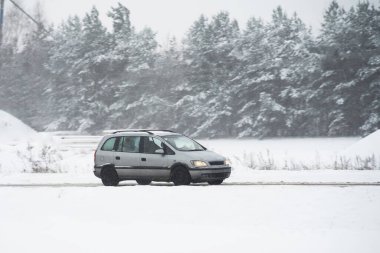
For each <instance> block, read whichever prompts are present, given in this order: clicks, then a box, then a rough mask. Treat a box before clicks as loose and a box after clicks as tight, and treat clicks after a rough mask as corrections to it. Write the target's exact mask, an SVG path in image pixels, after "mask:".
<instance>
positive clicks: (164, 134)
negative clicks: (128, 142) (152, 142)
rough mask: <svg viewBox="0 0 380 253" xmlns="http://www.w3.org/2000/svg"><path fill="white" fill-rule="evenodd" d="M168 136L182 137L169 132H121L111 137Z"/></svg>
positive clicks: (115, 132) (114, 133)
mask: <svg viewBox="0 0 380 253" xmlns="http://www.w3.org/2000/svg"><path fill="white" fill-rule="evenodd" d="M154 135H158V136H168V135H181V134H179V133H175V132H173V131H169V130H119V131H114V132H113V133H112V134H109V136H154Z"/></svg>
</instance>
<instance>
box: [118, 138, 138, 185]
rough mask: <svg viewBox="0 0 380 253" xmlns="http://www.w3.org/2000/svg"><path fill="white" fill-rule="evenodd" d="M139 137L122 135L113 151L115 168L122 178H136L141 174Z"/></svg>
mask: <svg viewBox="0 0 380 253" xmlns="http://www.w3.org/2000/svg"><path fill="white" fill-rule="evenodd" d="M140 146H141V137H140V136H122V137H120V141H119V143H118V145H117V148H116V150H115V152H114V154H115V159H114V161H115V168H116V170H117V173H118V174H119V177H120V178H122V179H136V178H140V177H141V176H142V173H141V168H140V162H141V153H140V149H141V148H140Z"/></svg>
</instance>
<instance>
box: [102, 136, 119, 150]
mask: <svg viewBox="0 0 380 253" xmlns="http://www.w3.org/2000/svg"><path fill="white" fill-rule="evenodd" d="M115 141H116V138H110V139H108V140H106V142H105V143H104V144H103V146H102V148H101V150H103V151H112V150H113V147H114V146H115Z"/></svg>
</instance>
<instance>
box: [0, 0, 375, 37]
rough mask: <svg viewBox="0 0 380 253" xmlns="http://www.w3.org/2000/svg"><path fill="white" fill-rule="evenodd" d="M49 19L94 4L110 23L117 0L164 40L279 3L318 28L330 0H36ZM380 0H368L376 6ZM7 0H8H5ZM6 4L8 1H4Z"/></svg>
mask: <svg viewBox="0 0 380 253" xmlns="http://www.w3.org/2000/svg"><path fill="white" fill-rule="evenodd" d="M15 1H16V2H17V1H18V2H23V3H24V5H27V8H29V9H30V8H31V6H32V5H34V3H36V2H37V1H38V0H23V1H22V0H15ZM39 1H40V2H41V3H42V5H43V7H44V9H45V11H46V16H47V18H48V20H50V21H51V22H54V23H60V21H61V20H62V19H64V18H66V17H67V16H68V15H72V14H78V15H79V16H83V15H84V13H85V12H87V11H88V10H90V9H91V7H92V6H93V5H95V6H96V7H97V8H98V9H99V11H100V13H101V15H102V20H103V23H104V24H105V25H106V26H108V27H109V26H110V21H109V20H108V19H107V18H106V13H107V12H108V11H109V9H110V6H115V5H116V3H117V2H120V3H122V4H124V5H125V6H127V7H128V8H129V10H130V11H131V20H132V23H133V25H134V26H135V27H136V28H137V29H141V28H143V27H144V26H147V27H151V28H152V29H153V30H154V31H156V32H158V39H159V41H160V42H164V41H165V39H166V38H167V37H169V36H173V35H174V36H176V37H178V38H182V37H183V35H184V34H185V32H186V31H187V30H188V28H189V27H190V26H191V24H192V23H193V22H194V21H195V20H196V19H197V18H198V17H199V16H200V15H201V14H205V15H207V16H212V15H215V14H216V13H218V12H219V11H222V10H226V11H229V12H230V14H231V16H232V17H233V18H235V19H237V20H238V21H239V24H240V27H242V28H243V27H244V26H245V24H246V22H247V20H248V19H249V18H250V17H252V16H255V17H261V18H263V19H264V20H269V19H270V17H271V13H272V10H273V9H274V8H276V7H277V6H279V5H281V6H282V7H284V9H285V10H286V11H287V13H288V14H292V13H293V12H297V13H298V15H299V16H300V17H301V18H302V20H303V21H304V22H305V23H306V24H308V25H310V26H312V27H313V31H316V32H317V31H318V30H319V28H320V22H321V20H322V16H323V12H324V10H325V9H326V8H327V7H328V5H329V3H330V2H331V0H39ZM379 1H380V0H369V2H370V3H374V4H376V5H377V6H378V4H379ZM6 2H7V1H6ZM338 3H340V4H341V5H343V6H344V7H346V8H349V7H350V6H352V5H354V4H355V3H357V0H338ZM6 4H10V3H9V2H7V3H6Z"/></svg>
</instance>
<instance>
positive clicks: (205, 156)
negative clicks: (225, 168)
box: [181, 150, 225, 162]
mask: <svg viewBox="0 0 380 253" xmlns="http://www.w3.org/2000/svg"><path fill="white" fill-rule="evenodd" d="M181 153H182V154H184V155H186V156H187V157H189V158H190V160H201V161H205V162H210V161H224V160H225V158H224V157H223V156H221V155H218V154H217V153H215V152H212V151H210V150H204V151H181Z"/></svg>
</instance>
